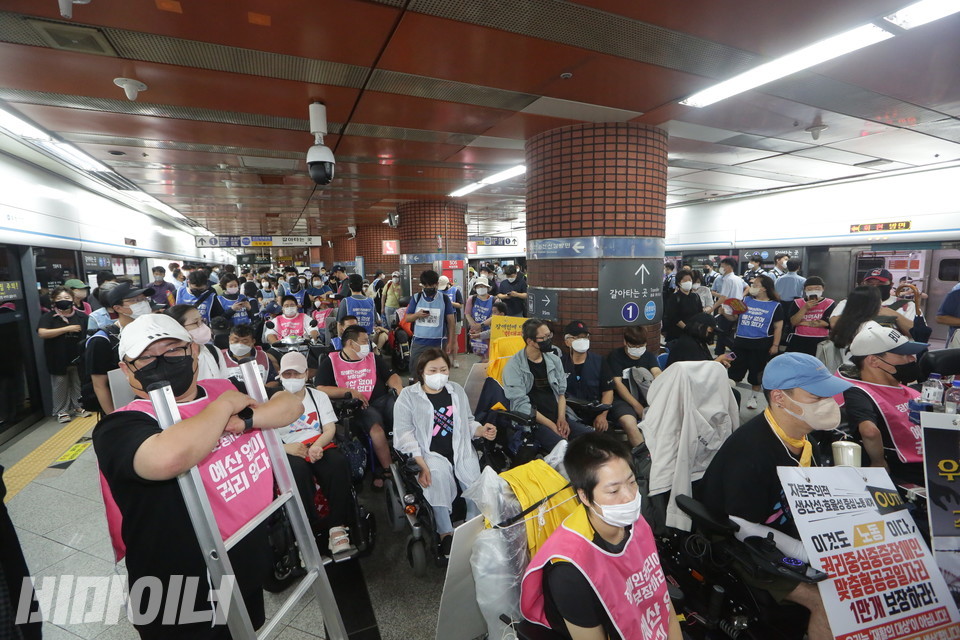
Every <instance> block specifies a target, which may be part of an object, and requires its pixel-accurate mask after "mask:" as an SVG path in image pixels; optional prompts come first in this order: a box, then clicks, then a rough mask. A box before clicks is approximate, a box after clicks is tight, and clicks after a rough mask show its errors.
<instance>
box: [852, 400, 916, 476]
mask: <svg viewBox="0 0 960 640" xmlns="http://www.w3.org/2000/svg"><path fill="white" fill-rule="evenodd" d="M843 403H844V404H843V408H844V410H845V411H846V412H847V423H848V424H849V425H850V428H851V431H852V432H853V433H854V434H855V435H856V436H857V437H858V438H859V437H860V436H859V430H860V423H861V422H872V423H873V424H875V425H877V428H878V429H880V435H881V436H882V437H883V457H884V459H885V460H886V461H887V466H888V467H890V476H891V477H892V478H893V479H894V480H895V481H897V482H911V483H913V484H917V485H920V486H925V485H926V480H925V478H924V473H923V463H921V462H901V461H900V456H898V455H897V449H896V447H894V446H893V439H892V438H891V437H890V430H889V429H888V428H887V421H886V419H885V418H884V417H883V414H882V413H881V412H880V409H879V408H878V407H877V405H876V404H875V403H874V402H873V400H871V399H870V396H868V395H867V392H866V391H864V390H863V389H860V388H858V387H851V388H849V389H847V390H846V391H844V392H843ZM860 440H861V442H862V438H860ZM863 456H864V458H865V460H863V464H864V465H865V466H866V465H868V464H870V456H869V455H868V454H867V452H866V449H864V451H863Z"/></svg>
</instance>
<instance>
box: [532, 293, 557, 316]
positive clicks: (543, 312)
mask: <svg viewBox="0 0 960 640" xmlns="http://www.w3.org/2000/svg"><path fill="white" fill-rule="evenodd" d="M559 307H560V294H559V292H557V291H550V290H549V289H538V288H536V287H527V317H528V318H539V319H540V320H557V319H559V315H558V313H559Z"/></svg>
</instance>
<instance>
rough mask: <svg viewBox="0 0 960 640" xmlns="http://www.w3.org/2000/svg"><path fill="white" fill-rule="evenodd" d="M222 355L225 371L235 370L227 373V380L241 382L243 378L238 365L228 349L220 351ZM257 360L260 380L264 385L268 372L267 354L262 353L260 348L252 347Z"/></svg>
mask: <svg viewBox="0 0 960 640" xmlns="http://www.w3.org/2000/svg"><path fill="white" fill-rule="evenodd" d="M220 351H221V352H222V353H223V366H224V367H226V368H227V369H235V371H227V377H228V378H236V379H238V380H241V381H242V380H243V376H242V375H241V374H240V363H239V362H237V361H236V359H235V358H234V355H233V354H232V353H230V349H220ZM254 351H255V353H256V360H257V368H258V369H259V370H260V378H261V379H262V380H263V381H264V383H266V381H267V372H268V371H270V361H269V360H268V359H267V354H266V353H264V351H263V349H262V348H261V347H254Z"/></svg>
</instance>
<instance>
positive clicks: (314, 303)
mask: <svg viewBox="0 0 960 640" xmlns="http://www.w3.org/2000/svg"><path fill="white" fill-rule="evenodd" d="M313 306H315V307H316V308H317V309H319V308H320V307H322V306H323V300H314V301H313Z"/></svg>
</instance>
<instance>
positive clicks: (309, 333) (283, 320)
mask: <svg viewBox="0 0 960 640" xmlns="http://www.w3.org/2000/svg"><path fill="white" fill-rule="evenodd" d="M280 305H281V313H280V315H278V316H277V317H275V318H274V319H273V325H274V326H273V327H272V328H271V327H267V329H266V331H264V341H265V342H266V343H267V344H271V345H272V344H273V343H275V342H277V341H278V340H282V339H283V338H286V337H287V336H300V337H301V338H303V339H304V340H316V339H317V336H319V335H320V332H319V331H317V328H316V327H315V326H312V325H311V323H312V322H313V320H312V319H311V318H310V316H308V315H307V314H305V313H303V312H301V311H300V307H299V303H298V302H297V298H296V297H294V296H283V298H281V300H280Z"/></svg>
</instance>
